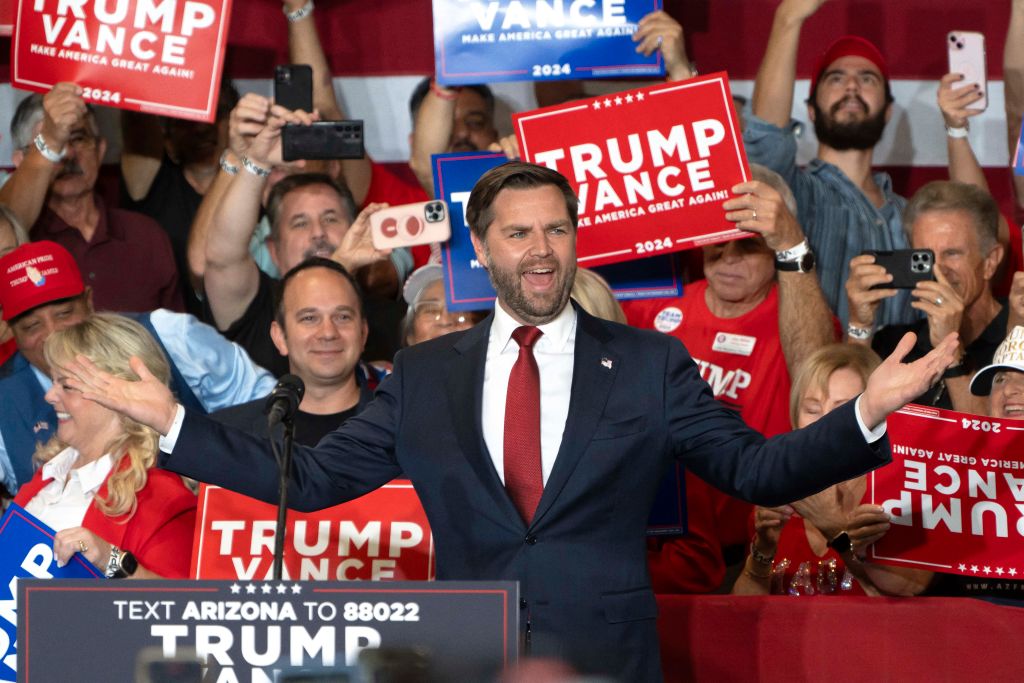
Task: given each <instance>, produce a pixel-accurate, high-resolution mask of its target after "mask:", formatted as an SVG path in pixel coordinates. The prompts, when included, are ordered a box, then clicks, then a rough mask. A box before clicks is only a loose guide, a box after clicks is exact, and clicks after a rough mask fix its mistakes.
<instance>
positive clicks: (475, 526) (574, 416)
mask: <svg viewBox="0 0 1024 683" xmlns="http://www.w3.org/2000/svg"><path fill="white" fill-rule="evenodd" d="M489 332H490V321H489V320H488V321H485V322H483V323H481V324H480V325H478V326H477V327H475V328H473V329H471V330H468V331H466V332H461V333H456V334H451V335H447V336H445V337H442V338H440V339H436V340H433V341H430V342H426V343H423V344H418V345H416V346H413V347H411V348H409V349H406V350H404V351H402V352H401V353H400V354H399V355H398V357H397V358H396V360H395V371H394V373H393V374H392V376H391V377H389V378H388V379H386V380H385V381H384V382H382V383H381V385H380V388H379V389H378V392H377V397H376V399H375V400H374V401H373V402H372V403H371V404H370V405H369V406H367V408H366V410H364V411H363V412H362V413H361V414H360V415H358V416H356V417H354V418H352V419H350V420H349V421H348V422H346V423H345V425H344V426H343V427H341V428H340V429H338V430H337V431H335V432H333V433H332V434H330V435H328V436H326V437H324V439H323V440H322V441H321V442H320V444H318V446H317V447H316V448H298V447H297V448H296V452H295V469H294V473H293V479H292V488H291V489H290V493H289V502H290V503H291V504H292V505H293V506H294V507H295V508H297V509H300V510H316V509H320V508H324V507H327V506H330V505H334V504H337V503H339V502H341V501H343V500H348V499H351V498H355V497H357V496H359V495H362V494H363V493H366V492H367V491H370V490H372V489H374V488H376V487H378V486H380V485H382V484H384V483H385V482H388V481H390V480H391V479H393V478H395V476H397V474H398V473H399V472H403V471H404V473H405V476H406V477H408V478H409V479H411V480H412V482H413V484H414V486H415V488H416V492H417V493H418V494H419V496H420V499H421V501H422V502H423V507H424V509H425V510H426V513H427V517H428V518H429V520H430V526H431V529H432V531H433V533H434V538H435V542H436V547H437V576H438V578H439V579H463V580H485V579H487V580H516V581H519V584H520V591H521V596H522V600H521V603H520V607H521V616H522V622H523V624H524V630H525V624H526V623H527V622H529V625H530V626H529V628H530V641H531V654H533V655H555V656H561V657H564V658H566V659H568V660H569V661H571V662H572V663H573V664H575V665H577V666H578V667H581V668H582V669H583V670H584V671H588V672H589V671H598V672H605V673H611V674H613V675H616V676H618V677H619V678H620V679H621V680H625V681H656V680H660V677H661V669H660V663H659V657H658V640H657V634H656V631H655V616H656V611H657V610H656V605H655V600H654V594H653V593H652V591H651V588H650V580H649V578H648V574H647V565H646V556H645V550H644V549H645V545H644V530H645V527H646V522H647V515H648V513H649V512H650V509H651V504H652V501H653V498H654V495H655V492H656V490H657V486H658V483H659V481H660V479H661V477H662V476H663V475H664V474H665V472H666V470H667V468H668V466H669V464H670V463H671V462H672V459H673V458H681V459H682V461H683V462H684V463H685V465H686V466H687V467H689V468H691V469H692V470H693V471H694V472H695V473H696V474H697V475H699V476H701V477H703V478H704V479H706V480H708V481H709V482H711V483H712V484H714V485H715V486H717V487H719V488H721V489H723V490H725V491H727V492H729V493H732V494H736V495H739V496H740V497H742V498H745V499H747V500H750V501H753V502H756V503H759V504H762V505H779V504H782V503H786V502H789V501H793V500H797V499H800V498H802V497H804V496H807V495H809V494H811V493H813V492H815V491H818V490H820V489H822V488H824V487H826V486H828V485H829V484H831V483H834V482H839V481H843V480H846V479H850V478H852V477H855V476H858V475H860V474H863V473H864V472H865V471H867V470H870V469H872V468H874V467H877V466H879V465H881V464H884V463H885V462H887V461H888V447H887V442H886V441H885V440H882V441H881V442H878V443H877V444H875V445H874V446H869V445H867V444H866V443H865V441H864V438H863V436H862V434H861V432H860V429H859V427H858V425H857V422H856V418H855V416H854V409H853V403H852V402H851V403H850V404H848V405H846V406H843V407H842V408H839V409H837V410H835V411H833V412H832V413H830V414H829V415H827V416H826V417H825V418H823V419H822V420H820V421H818V422H817V423H815V424H814V425H812V426H811V427H809V428H808V429H805V430H801V431H798V432H792V433H790V434H785V435H782V436H779V437H776V438H775V439H771V440H765V439H764V438H763V437H762V436H761V435H760V434H758V433H757V432H755V431H754V430H752V429H750V428H748V427H747V426H746V425H744V424H743V422H742V421H741V420H740V418H739V417H737V415H736V414H735V413H734V412H733V411H731V410H729V409H727V408H725V407H723V406H722V405H721V404H719V403H718V402H717V401H715V400H714V398H713V397H712V395H711V392H710V390H709V388H708V386H707V384H706V383H705V382H704V381H703V380H702V379H701V378H700V376H699V375H698V374H697V367H696V365H694V363H693V360H692V359H691V358H690V356H689V355H688V354H687V352H686V350H685V349H684V348H683V346H682V344H681V343H680V342H679V341H678V340H677V339H675V338H674V337H670V336H668V335H662V334H658V333H655V332H648V331H644V330H637V329H634V328H630V327H625V326H622V325H617V324H615V323H610V322H606V321H603V320H599V319H596V318H594V317H592V316H590V315H588V314H586V313H585V312H583V311H579V320H578V325H577V331H576V346H575V360H574V369H573V380H572V382H573V386H572V391H571V399H570V406H569V416H568V419H567V421H566V425H565V432H564V434H563V436H562V443H561V448H560V449H559V451H558V456H557V459H556V460H555V464H554V468H553V470H552V472H551V475H550V477H549V479H548V482H547V485H546V486H545V488H544V494H543V497H542V498H541V501H540V505H539V507H538V509H537V512H536V514H535V516H534V519H533V522H532V523H531V524H530V525H529V526H527V525H526V524H525V523H524V522H523V520H522V518H521V517H520V516H519V514H518V513H517V512H516V509H515V507H514V506H513V504H512V501H511V500H510V499H509V497H508V495H507V494H506V492H505V489H504V487H503V486H502V483H501V481H500V479H499V477H498V475H497V472H496V471H495V469H494V466H493V464H492V462H491V457H490V455H489V453H488V451H487V448H486V446H485V444H484V439H483V435H482V431H481V425H480V420H481V397H482V391H483V377H484V362H485V357H486V351H487V343H488V334H489ZM210 453H215V454H216V455H217V457H209V455H208V454H210ZM163 466H164V467H167V468H169V469H172V470H174V471H176V472H180V473H182V474H187V475H188V476H192V477H195V478H197V479H199V480H201V481H206V482H210V483H214V484H219V485H222V486H225V487H227V488H232V489H235V490H237V491H240V492H242V493H244V494H246V495H250V496H254V497H256V498H260V499H263V500H266V501H269V502H274V501H275V500H276V496H277V470H276V464H275V461H274V458H273V455H272V453H271V450H270V446H269V443H268V442H267V441H265V440H262V439H260V438H258V437H257V436H254V435H247V434H244V433H242V432H239V431H235V430H231V429H229V428H227V427H224V426H222V425H219V424H216V423H214V422H212V421H210V420H208V419H206V418H204V417H202V416H198V415H193V414H187V415H186V419H185V422H184V424H183V426H182V430H181V433H180V435H179V438H178V441H177V445H176V447H175V450H174V452H173V453H172V454H170V455H166V456H164V458H163ZM681 637H683V636H682V635H681Z"/></svg>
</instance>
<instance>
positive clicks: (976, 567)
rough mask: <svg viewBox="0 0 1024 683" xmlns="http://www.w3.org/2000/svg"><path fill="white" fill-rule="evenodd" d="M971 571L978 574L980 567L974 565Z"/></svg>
mask: <svg viewBox="0 0 1024 683" xmlns="http://www.w3.org/2000/svg"><path fill="white" fill-rule="evenodd" d="M971 571H972V572H974V573H975V574H977V573H978V565H976V564H972V565H971Z"/></svg>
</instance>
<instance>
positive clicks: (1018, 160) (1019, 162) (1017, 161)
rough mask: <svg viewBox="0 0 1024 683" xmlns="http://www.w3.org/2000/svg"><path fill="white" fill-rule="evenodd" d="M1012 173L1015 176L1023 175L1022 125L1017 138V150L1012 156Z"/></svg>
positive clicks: (1023, 126) (1023, 134)
mask: <svg viewBox="0 0 1024 683" xmlns="http://www.w3.org/2000/svg"><path fill="white" fill-rule="evenodd" d="M1013 172H1014V174H1015V175H1024V125H1022V126H1021V129H1020V135H1018V136H1017V149H1016V151H1015V152H1014V154H1013Z"/></svg>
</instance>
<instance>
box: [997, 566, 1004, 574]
mask: <svg viewBox="0 0 1024 683" xmlns="http://www.w3.org/2000/svg"><path fill="white" fill-rule="evenodd" d="M996 574H999V576H1002V575H1003V568H1002V567H996Z"/></svg>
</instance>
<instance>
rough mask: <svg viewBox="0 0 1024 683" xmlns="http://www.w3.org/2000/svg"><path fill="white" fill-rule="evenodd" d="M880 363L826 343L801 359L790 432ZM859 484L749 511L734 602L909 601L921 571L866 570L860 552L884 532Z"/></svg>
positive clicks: (922, 584) (847, 396) (881, 515)
mask: <svg viewBox="0 0 1024 683" xmlns="http://www.w3.org/2000/svg"><path fill="white" fill-rule="evenodd" d="M880 362H881V360H880V359H879V358H878V356H877V355H875V353H874V352H873V351H872V350H871V349H870V348H868V347H866V346H861V345H855V344H832V345H829V346H826V347H823V348H821V349H818V350H817V351H816V352H814V353H813V354H811V355H810V356H808V358H807V360H805V361H804V363H803V365H802V366H801V367H800V370H799V371H798V372H797V375H796V377H795V378H794V381H793V387H792V390H791V392H790V418H791V419H792V422H793V426H794V427H796V428H801V427H806V426H807V425H809V424H811V423H812V422H815V421H817V420H818V419H819V418H820V417H821V416H822V415H825V414H826V413H828V412H831V411H832V410H834V409H835V408H837V407H839V406H840V405H842V404H843V403H846V402H847V401H852V400H854V399H856V398H857V396H858V395H860V394H861V392H863V391H864V388H865V386H866V384H867V378H868V375H870V374H871V372H872V371H873V370H874V369H875V368H876V367H878V365H879V363H880ZM866 482H867V480H866V477H857V478H856V479H851V480H849V481H845V482H843V483H841V484H838V485H835V486H830V487H829V488H827V489H825V490H824V491H822V492H820V493H817V494H815V495H813V496H811V497H809V498H805V499H803V500H800V501H797V502H796V503H793V504H792V505H784V506H781V507H777V508H762V507H757V508H755V509H754V513H753V522H754V536H753V539H752V540H751V543H750V553H749V554H748V555H747V559H746V563H745V564H744V566H743V572H742V573H741V574H740V576H739V578H737V580H736V583H735V585H734V586H733V591H732V592H733V593H735V594H741V595H767V594H778V595H787V594H788V595H914V594H917V593H920V592H921V591H923V590H924V589H925V588H926V587H927V585H928V580H929V578H930V577H929V575H928V573H927V572H917V571H913V570H906V569H903V568H896V567H885V566H882V565H874V564H869V563H867V562H865V561H864V559H863V553H864V552H865V549H866V547H867V546H868V545H870V544H871V543H873V542H874V541H876V540H877V539H878V538H881V536H882V535H883V534H884V533H885V532H886V531H887V530H888V528H889V517H888V515H887V514H886V513H885V512H884V510H882V508H881V507H880V506H878V505H865V504H861V499H862V498H863V497H864V491H865V487H866Z"/></svg>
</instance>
